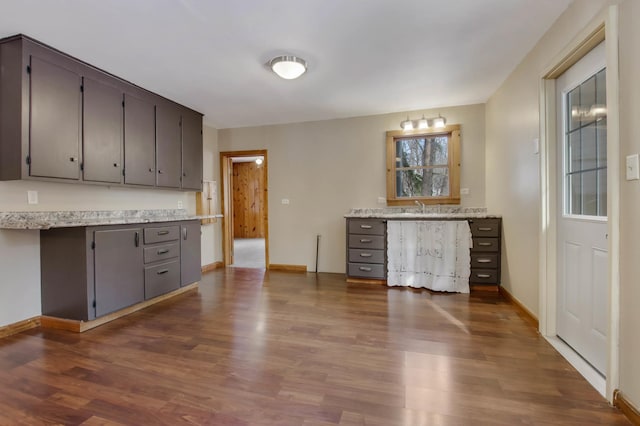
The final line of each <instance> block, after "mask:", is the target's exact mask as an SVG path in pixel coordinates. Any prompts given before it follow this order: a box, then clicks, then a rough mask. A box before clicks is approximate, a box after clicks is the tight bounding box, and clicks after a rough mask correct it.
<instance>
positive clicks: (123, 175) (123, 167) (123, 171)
mask: <svg viewBox="0 0 640 426" xmlns="http://www.w3.org/2000/svg"><path fill="white" fill-rule="evenodd" d="M122 176H126V175H125V174H124V167H123V168H122Z"/></svg>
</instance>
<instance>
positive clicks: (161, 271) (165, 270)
mask: <svg viewBox="0 0 640 426" xmlns="http://www.w3.org/2000/svg"><path fill="white" fill-rule="evenodd" d="M167 272H169V270H168V269H161V270H159V271H158V272H156V273H157V274H158V275H162V274H166V273H167Z"/></svg>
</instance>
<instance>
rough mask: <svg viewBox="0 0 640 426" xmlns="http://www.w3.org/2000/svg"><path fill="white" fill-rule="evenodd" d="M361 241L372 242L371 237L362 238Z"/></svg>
mask: <svg viewBox="0 0 640 426" xmlns="http://www.w3.org/2000/svg"><path fill="white" fill-rule="evenodd" d="M360 242H361V243H370V242H371V240H370V239H368V238H360Z"/></svg>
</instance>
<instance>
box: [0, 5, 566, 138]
mask: <svg viewBox="0 0 640 426" xmlns="http://www.w3.org/2000/svg"><path fill="white" fill-rule="evenodd" d="M570 2H571V0H393V1H392V0H235V1H234V0H208V1H207V0H0V37H5V36H9V35H13V34H16V33H23V34H26V35H29V36H31V37H33V38H35V39H37V40H40V41H42V42H43V43H46V44H49V45H51V46H53V47H56V48H58V49H59V50H62V51H64V52H67V53H69V54H71V55H73V56H76V57H77V58H79V59H82V60H84V61H86V62H89V63H91V64H93V65H95V66H97V67H99V68H102V69H104V70H106V71H109V72H111V73H113V74H116V75H118V76H120V77H123V78H125V79H127V80H129V81H131V82H133V83H136V84H138V85H140V86H143V87H145V88H147V89H149V90H151V91H154V92H156V93H159V94H161V95H163V96H166V97H168V98H170V99H173V100H176V101H177V102H180V103H183V104H185V105H187V106H190V107H192V108H194V109H196V110H198V111H200V112H202V113H204V114H205V123H207V124H209V125H212V126H214V127H217V128H227V127H242V126H254V125H261V124H274V123H291V122H301V121H311V120H323V119H331V118H341V117H353V116H362V115H370V114H380V113H387V112H396V111H408V110H416V109H424V108H435V107H442V106H452V105H464V104H472V103H478V102H485V101H486V100H487V99H488V97H489V96H491V94H493V92H494V91H495V90H496V89H497V88H498V87H499V85H500V84H501V83H502V82H503V81H504V79H505V78H506V77H507V76H508V75H509V73H510V72H511V71H512V70H513V69H514V68H515V66H516V65H517V64H518V63H519V62H520V61H521V60H522V58H523V57H524V55H525V54H526V53H527V52H528V51H529V50H530V49H531V48H532V47H533V46H534V45H535V43H536V42H537V41H538V39H539V38H540V37H541V36H542V34H544V32H545V31H546V30H547V29H548V28H549V27H550V26H551V24H552V23H553V21H555V19H556V18H557V17H558V16H559V15H560V14H561V13H562V12H563V11H564V10H565V9H566V7H567V6H568V4H569V3H570ZM281 54H293V55H297V56H300V57H303V58H305V59H306V60H307V61H308V63H309V70H308V72H307V73H306V74H305V75H303V76H302V77H301V78H300V79H298V80H293V81H285V80H281V79H279V78H278V77H276V76H275V74H273V73H272V72H270V71H269V70H268V69H267V68H266V66H265V63H266V62H267V61H268V60H269V59H271V58H272V57H274V56H278V55H281Z"/></svg>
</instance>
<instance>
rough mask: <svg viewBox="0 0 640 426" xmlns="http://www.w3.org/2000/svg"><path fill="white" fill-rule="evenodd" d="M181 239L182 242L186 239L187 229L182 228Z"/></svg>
mask: <svg viewBox="0 0 640 426" xmlns="http://www.w3.org/2000/svg"><path fill="white" fill-rule="evenodd" d="M182 239H183V240H186V239H187V228H182Z"/></svg>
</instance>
